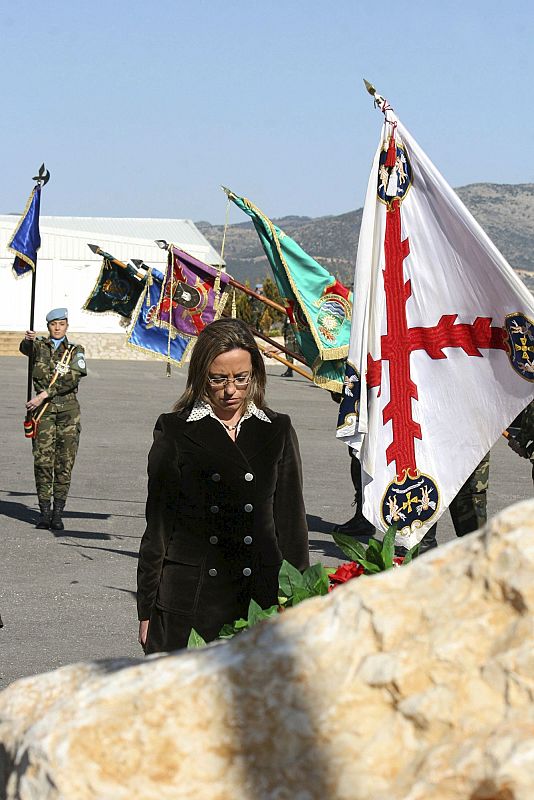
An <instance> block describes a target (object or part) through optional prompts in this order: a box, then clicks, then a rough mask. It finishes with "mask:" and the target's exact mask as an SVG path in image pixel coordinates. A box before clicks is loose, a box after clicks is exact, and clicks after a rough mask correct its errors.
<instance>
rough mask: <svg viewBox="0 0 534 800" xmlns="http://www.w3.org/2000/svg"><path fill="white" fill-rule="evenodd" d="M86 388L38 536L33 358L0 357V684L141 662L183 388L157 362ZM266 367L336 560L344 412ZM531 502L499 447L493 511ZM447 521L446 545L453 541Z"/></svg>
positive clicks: (112, 366) (127, 366)
mask: <svg viewBox="0 0 534 800" xmlns="http://www.w3.org/2000/svg"><path fill="white" fill-rule="evenodd" d="M89 366H90V376H89V377H88V378H86V379H84V381H83V382H82V386H81V390H80V400H81V404H82V427H83V431H82V439H81V445H80V451H79V454H78V459H77V461H76V466H75V469H74V475H73V482H72V487H71V494H70V497H69V501H68V505H67V512H66V520H65V522H66V528H67V530H65V531H64V532H62V533H61V534H59V533H53V532H51V531H38V530H36V529H35V527H34V524H35V521H36V519H37V504H36V497H35V493H34V492H35V489H34V481H33V462H32V458H31V444H30V442H29V441H27V440H25V439H24V435H23V430H22V420H23V417H24V413H23V406H24V403H23V399H24V397H25V392H26V388H25V387H26V360H25V359H23V358H22V357H21V358H8V357H4V358H0V379H1V381H2V385H3V386H7V387H8V391H7V392H5V393H4V397H3V409H4V413H3V415H2V421H3V424H2V430H1V433H0V443H1V446H2V463H1V466H0V510H1V516H0V534H1V537H0V547H1V551H0V611H1V614H2V617H3V620H4V625H5V627H4V628H3V629H2V630H0V689H2V688H5V686H6V685H7V684H8V683H9V682H11V681H12V680H14V679H16V678H19V677H22V676H25V675H30V674H33V673H36V672H43V671H46V670H49V669H53V668H55V667H58V666H60V665H63V664H67V663H69V662H73V661H77V660H81V659H90V658H91V659H92V658H107V657H116V656H140V655H141V650H140V647H139V645H138V644H137V641H136V636H137V622H136V614H135V595H134V590H135V570H136V564H137V551H138V547H139V540H140V538H141V536H142V533H143V528H144V518H143V513H144V502H145V492H146V472H145V470H146V456H147V452H148V449H149V446H150V443H151V438H152V428H153V425H154V421H155V420H156V418H157V416H158V414H160V413H161V412H162V411H166V410H169V408H170V407H171V405H172V403H173V402H174V400H175V398H176V397H177V395H179V394H180V393H181V391H182V389H183V387H184V385H185V371H184V370H179V369H173V374H172V377H171V378H170V379H168V378H166V377H165V367H164V365H163V363H161V362H155V361H151V362H131V361H130V362H118V361H93V362H91V363H90V365H89ZM282 369H283V368H282V367H279V366H278V365H277V366H272V367H268V373H269V384H268V398H269V404H270V405H271V406H272V407H273V408H275V409H277V408H278V409H280V410H283V411H285V412H287V413H289V414H291V417H292V419H293V421H294V424H295V427H296V429H297V432H298V434H299V439H300V443H301V450H302V457H303V463H304V475H305V498H306V508H307V511H308V520H309V528H310V546H311V550H312V558H313V559H315V560H317V559H320V560H322V561H324V562H326V563H335V562H336V560H337V558H338V556H339V552H338V551H337V548H336V547H335V545H334V544H333V541H332V539H331V537H330V536H329V535H328V531H329V530H330V529H331V527H332V525H333V524H334V523H335V522H342V521H344V520H345V519H347V518H348V517H349V516H351V508H350V503H351V500H352V486H351V483H350V476H349V459H348V456H347V453H346V448H345V447H344V446H342V445H341V444H339V443H338V442H336V441H335V438H334V434H333V428H334V425H335V419H336V406H335V405H334V403H333V402H332V401H331V400H330V397H329V395H328V393H326V392H324V391H323V390H321V389H317V388H316V387H314V386H313V385H312V384H310V383H309V382H308V381H306V380H305V379H304V378H293V379H291V380H288V379H284V378H281V377H280V373H281V371H282ZM530 496H532V482H531V480H530V466H529V464H528V462H526V461H524V460H523V459H520V458H518V457H517V456H515V455H514V454H513V453H512V451H511V450H510V449H509V448H508V447H507V446H506V444H505V443H504V440H503V441H500V442H498V443H497V445H496V446H495V448H494V451H493V453H492V464H491V481H490V492H489V510H490V514H494V513H495V512H497V511H499V510H500V509H501V508H504V507H505V506H507V505H509V504H510V503H512V502H514V501H516V500H520V499H524V498H525V497H530ZM452 536H453V532H452V527H451V523H450V517H449V514H448V513H446V514H445V515H444V518H443V521H442V522H440V524H439V534H438V538H439V541H440V542H444V541H446V540H448V539H449V538H452Z"/></svg>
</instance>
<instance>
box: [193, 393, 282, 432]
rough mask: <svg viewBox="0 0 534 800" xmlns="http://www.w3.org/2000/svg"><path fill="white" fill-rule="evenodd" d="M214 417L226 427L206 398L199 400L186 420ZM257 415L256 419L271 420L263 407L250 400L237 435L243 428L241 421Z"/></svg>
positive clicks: (237, 429) (239, 424)
mask: <svg viewBox="0 0 534 800" xmlns="http://www.w3.org/2000/svg"><path fill="white" fill-rule="evenodd" d="M208 416H209V417H213V419H216V420H217V422H219V423H220V424H221V425H222V426H223V428H224V427H225V424H224V422H223V421H222V420H221V419H219V417H218V416H217V415H216V414H215V412H214V411H213V409H212V407H211V406H210V404H209V403H208V402H207V401H206V400H197V401H196V403H195V405H194V406H193V408H192V409H191V412H190V414H189V416H188V417H187V419H186V422H197V421H198V420H199V419H203V418H204V417H208ZM252 416H254V417H256V419H259V420H261V422H270V421H271V420H270V419H269V417H268V416H267V414H265V413H264V412H263V411H262V410H261V408H258V406H257V405H256V403H253V402H252V400H249V401H248V403H247V410H246V411H245V413H244V414H243V416H242V417H241V419H240V420H239V423H238V425H237V428H236V435H237V434H238V433H239V431H240V429H241V423H242V422H244V421H245V420H246V419H250V417H252Z"/></svg>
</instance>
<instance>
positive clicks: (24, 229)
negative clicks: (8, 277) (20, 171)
mask: <svg viewBox="0 0 534 800" xmlns="http://www.w3.org/2000/svg"><path fill="white" fill-rule="evenodd" d="M40 207H41V186H40V185H39V184H38V185H37V186H35V187H34V189H33V190H32V193H31V195H30V197H29V200H28V203H27V205H26V208H25V210H24V214H23V215H22V217H21V218H20V222H19V224H18V225H17V228H16V230H15V233H14V234H13V237H12V239H11V241H10V242H9V244H8V249H9V250H12V251H13V252H14V253H15V256H16V258H15V261H14V262H13V272H14V273H15V275H16V277H17V278H20V277H21V276H22V275H25V274H26V273H27V272H31V270H34V269H35V264H36V262H37V251H38V250H39V248H40V247H41V234H40V233H39V211H40Z"/></svg>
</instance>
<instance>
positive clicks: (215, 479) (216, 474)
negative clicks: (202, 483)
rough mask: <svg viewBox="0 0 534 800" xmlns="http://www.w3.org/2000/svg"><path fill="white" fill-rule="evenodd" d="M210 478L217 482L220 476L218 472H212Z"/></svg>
mask: <svg viewBox="0 0 534 800" xmlns="http://www.w3.org/2000/svg"><path fill="white" fill-rule="evenodd" d="M211 479H212V481H215V483H219V481H220V480H221V476H220V475H219V473H218V472H214V473H213V475H212V476H211Z"/></svg>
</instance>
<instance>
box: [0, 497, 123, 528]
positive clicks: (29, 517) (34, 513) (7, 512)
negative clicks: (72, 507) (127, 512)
mask: <svg viewBox="0 0 534 800" xmlns="http://www.w3.org/2000/svg"><path fill="white" fill-rule="evenodd" d="M0 514H2V515H3V516H5V517H9V518H10V519H18V520H19V521H20V522H30V523H32V524H35V523H36V522H37V520H38V518H39V511H38V510H37V508H32V507H31V506H26V505H24V503H13V502H11V501H10V500H2V501H1V502H0ZM110 516H111V514H88V513H87V512H85V511H68V510H67V511H65V512H64V514H63V519H109V518H110Z"/></svg>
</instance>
